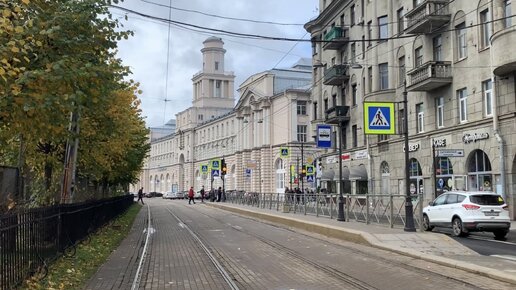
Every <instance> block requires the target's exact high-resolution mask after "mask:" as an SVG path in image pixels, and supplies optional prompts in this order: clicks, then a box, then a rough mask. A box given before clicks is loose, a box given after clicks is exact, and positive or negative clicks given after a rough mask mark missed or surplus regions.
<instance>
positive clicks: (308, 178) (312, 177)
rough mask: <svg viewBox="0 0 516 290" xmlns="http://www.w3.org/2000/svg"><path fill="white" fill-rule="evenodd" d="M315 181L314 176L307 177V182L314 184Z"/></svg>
mask: <svg viewBox="0 0 516 290" xmlns="http://www.w3.org/2000/svg"><path fill="white" fill-rule="evenodd" d="M314 180H315V177H314V175H308V176H306V182H314Z"/></svg>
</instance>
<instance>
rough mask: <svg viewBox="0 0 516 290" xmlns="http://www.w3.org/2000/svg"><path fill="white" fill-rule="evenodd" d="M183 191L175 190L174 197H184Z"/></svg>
mask: <svg viewBox="0 0 516 290" xmlns="http://www.w3.org/2000/svg"><path fill="white" fill-rule="evenodd" d="M185 196H186V195H185V192H184V191H179V192H176V198H177V199H184V198H185Z"/></svg>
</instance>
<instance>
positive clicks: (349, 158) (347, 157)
mask: <svg viewBox="0 0 516 290" xmlns="http://www.w3.org/2000/svg"><path fill="white" fill-rule="evenodd" d="M340 159H342V160H344V161H346V160H351V154H349V153H343V154H342V155H340Z"/></svg>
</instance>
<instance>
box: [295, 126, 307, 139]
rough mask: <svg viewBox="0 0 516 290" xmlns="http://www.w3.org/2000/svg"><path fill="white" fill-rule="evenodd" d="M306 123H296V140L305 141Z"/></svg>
mask: <svg viewBox="0 0 516 290" xmlns="http://www.w3.org/2000/svg"><path fill="white" fill-rule="evenodd" d="M306 127H307V126H306V125H297V141H299V142H306Z"/></svg>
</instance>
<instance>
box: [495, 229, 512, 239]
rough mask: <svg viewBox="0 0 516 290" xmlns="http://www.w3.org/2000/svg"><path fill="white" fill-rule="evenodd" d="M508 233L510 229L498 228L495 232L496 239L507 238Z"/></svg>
mask: <svg viewBox="0 0 516 290" xmlns="http://www.w3.org/2000/svg"><path fill="white" fill-rule="evenodd" d="M508 233H509V231H508V230H496V231H494V232H493V234H494V236H495V239H497V240H505V236H507V234H508Z"/></svg>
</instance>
